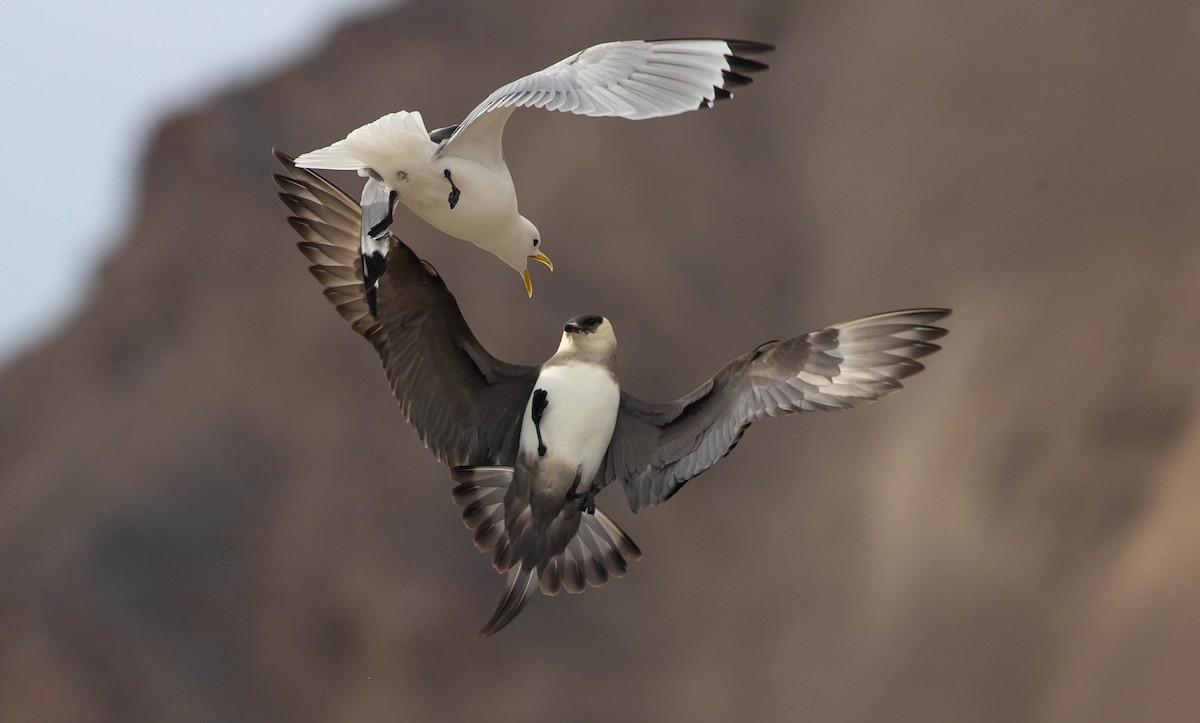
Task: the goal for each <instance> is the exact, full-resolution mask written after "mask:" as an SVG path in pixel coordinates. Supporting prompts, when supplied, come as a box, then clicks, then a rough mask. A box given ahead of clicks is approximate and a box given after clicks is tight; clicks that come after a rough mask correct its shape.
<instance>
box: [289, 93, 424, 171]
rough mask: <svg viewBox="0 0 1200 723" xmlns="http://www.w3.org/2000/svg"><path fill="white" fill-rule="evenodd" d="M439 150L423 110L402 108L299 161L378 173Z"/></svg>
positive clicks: (310, 165) (304, 165) (307, 165)
mask: <svg viewBox="0 0 1200 723" xmlns="http://www.w3.org/2000/svg"><path fill="white" fill-rule="evenodd" d="M436 150H437V144H436V143H434V142H433V141H431V140H429V131H427V130H425V121H424V120H422V119H421V113H420V112H419V111H413V112H409V111H406V110H402V111H398V112H396V113H389V114H388V115H385V116H384V117H382V118H380V119H379V120H376V121H372V122H370V123H368V124H366V125H365V126H363V127H361V128H358V129H356V130H354V131H351V133H350V135H348V136H346V137H345V138H344V139H342V140H340V141H338V142H336V143H334V144H332V145H328V146H325V147H324V148H318V149H317V150H315V151H309V152H308V153H305V154H303V155H301V156H300V157H298V158H297V159H296V165H297V166H299V167H301V168H322V169H326V170H330V171H364V170H365V169H368V168H370V169H374V170H375V171H376V172H377V173H394V172H396V171H402V170H403V166H404V165H405V164H406V163H409V162H411V161H420V160H426V159H428V158H429V157H430V156H431V155H433V153H434V151H436ZM384 181H385V182H387V181H390V179H387V178H385V179H384Z"/></svg>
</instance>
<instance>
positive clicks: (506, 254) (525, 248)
mask: <svg viewBox="0 0 1200 723" xmlns="http://www.w3.org/2000/svg"><path fill="white" fill-rule="evenodd" d="M499 241H500V243H499V244H498V245H499V247H500V251H498V252H497V253H496V255H497V256H499V257H500V258H501V259H502V260H503V261H504V263H506V264H508V265H509V266H511V267H513V268H514V269H516V270H517V273H518V274H520V275H521V279H522V280H523V281H524V282H525V293H527V294H529V295H530V296H531V297H532V296H533V281H532V280H531V279H530V278H529V260H530V259H533V260H534V261H540V262H542V263H543V264H545V265H546V266H548V267H550V270H551V271H553V270H554V262H553V261H551V260H550V257H549V256H547V255H546V254H544V253H542V236H541V234H539V233H538V230H537V226H534V225H533V223H532V222H531V221H530V220H529V219H527V218H525V217H524V216H521V215H518V216H517V222H516V223H514V224H512V225H511V226H510V227H509V230H508V232H507V233H505V234H504V235H503V237H502V238H501V239H499Z"/></svg>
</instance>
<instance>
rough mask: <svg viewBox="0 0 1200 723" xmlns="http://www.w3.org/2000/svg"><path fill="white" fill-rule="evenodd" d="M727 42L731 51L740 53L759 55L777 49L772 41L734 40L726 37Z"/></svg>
mask: <svg viewBox="0 0 1200 723" xmlns="http://www.w3.org/2000/svg"><path fill="white" fill-rule="evenodd" d="M725 44H726V45H728V46H729V50H730V52H733V53H737V54H739V55H759V54H761V53H769V52H771V51H772V50H774V49H775V46H774V45H772V44H770V43H760V42H758V41H757V40H732V39H726V40H725Z"/></svg>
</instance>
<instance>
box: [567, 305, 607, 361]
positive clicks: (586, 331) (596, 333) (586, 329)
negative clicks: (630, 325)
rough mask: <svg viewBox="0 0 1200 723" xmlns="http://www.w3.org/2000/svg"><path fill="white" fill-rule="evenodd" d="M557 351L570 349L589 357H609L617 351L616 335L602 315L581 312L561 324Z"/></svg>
mask: <svg viewBox="0 0 1200 723" xmlns="http://www.w3.org/2000/svg"><path fill="white" fill-rule="evenodd" d="M558 351H559V353H562V352H564V351H572V352H575V353H578V354H582V355H585V356H589V357H597V358H600V357H609V356H612V355H613V354H615V353H616V352H617V335H616V334H614V333H613V327H612V324H611V323H610V322H609V321H608V319H605V318H604V317H603V316H596V315H595V314H581V315H579V316H576V317H575V318H573V319H571V320H570V321H568V322H567V323H566V324H564V325H563V335H562V341H560V342H559V344H558Z"/></svg>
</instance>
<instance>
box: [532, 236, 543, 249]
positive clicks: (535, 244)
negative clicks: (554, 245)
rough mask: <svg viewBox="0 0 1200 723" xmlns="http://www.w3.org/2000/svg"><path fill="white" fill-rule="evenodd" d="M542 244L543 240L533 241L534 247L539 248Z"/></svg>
mask: <svg viewBox="0 0 1200 723" xmlns="http://www.w3.org/2000/svg"><path fill="white" fill-rule="evenodd" d="M541 242H542V240H541V239H536V238H535V239H534V240H533V245H534V247H537V245H538V244H540V243H541Z"/></svg>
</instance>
